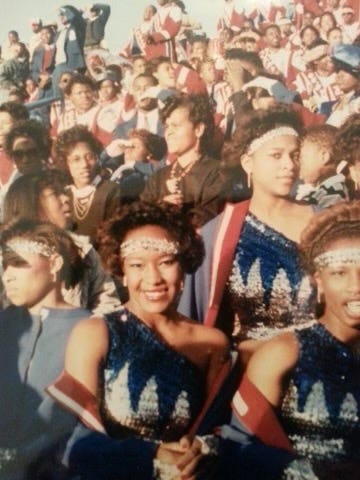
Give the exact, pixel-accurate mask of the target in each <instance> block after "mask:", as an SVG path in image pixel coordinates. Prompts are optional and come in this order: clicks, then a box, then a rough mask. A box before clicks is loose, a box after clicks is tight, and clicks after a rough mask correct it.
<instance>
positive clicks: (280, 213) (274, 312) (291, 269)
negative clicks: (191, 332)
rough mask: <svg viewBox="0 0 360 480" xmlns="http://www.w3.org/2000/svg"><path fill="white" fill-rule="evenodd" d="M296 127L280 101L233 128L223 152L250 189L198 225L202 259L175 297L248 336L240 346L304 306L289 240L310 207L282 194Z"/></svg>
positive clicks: (294, 156) (290, 171)
mask: <svg viewBox="0 0 360 480" xmlns="http://www.w3.org/2000/svg"><path fill="white" fill-rule="evenodd" d="M300 132H301V124H300V122H299V120H298V118H297V116H296V114H295V113H293V112H291V111H288V110H286V109H284V108H282V107H277V108H274V109H269V110H267V111H265V110H258V111H257V112H253V114H252V115H251V116H249V117H248V118H247V120H246V121H245V122H244V123H243V125H241V127H240V128H239V129H238V130H237V131H236V133H235V134H234V137H233V139H232V141H231V142H230V144H229V146H228V150H227V152H224V155H226V158H227V162H228V165H230V164H232V166H234V165H237V166H239V163H240V164H241V168H242V170H243V172H245V174H246V176H247V179H248V185H249V187H250V188H251V190H252V195H251V198H250V201H246V202H241V203H238V204H228V205H227V206H226V208H225V210H224V213H223V214H221V215H219V216H218V217H216V218H215V219H214V220H213V221H211V222H209V223H208V224H207V225H205V227H204V228H203V229H202V231H201V233H202V236H203V238H204V240H205V248H206V257H205V259H206V260H205V262H204V264H203V265H202V267H201V269H199V270H198V271H197V272H196V274H195V275H194V276H193V277H192V278H190V277H189V278H187V280H186V282H185V289H184V292H183V296H182V298H181V301H180V305H179V311H181V312H182V313H184V314H186V315H188V316H191V317H192V318H196V319H197V320H203V321H204V322H205V324H207V325H218V326H219V327H220V328H221V329H223V330H224V331H225V332H226V333H227V334H228V335H229V336H231V337H233V339H234V341H236V342H238V341H239V340H241V341H242V340H249V339H252V341H251V342H247V343H246V344H245V343H244V344H243V346H244V347H245V345H246V346H248V347H249V348H250V347H252V346H255V342H254V340H258V339H262V338H267V337H269V336H270V335H274V333H276V332H278V331H279V330H281V329H283V328H287V327H292V326H294V325H295V324H297V323H298V322H302V321H303V319H304V312H306V313H308V311H309V308H310V306H309V299H310V297H311V295H312V287H311V285H310V279H309V278H308V276H305V274H304V272H303V270H302V269H301V266H300V259H299V254H298V246H297V243H298V241H299V238H300V232H301V230H302V229H303V228H304V226H305V225H306V223H307V221H308V220H309V218H310V217H311V215H312V210H311V209H310V208H309V207H307V206H300V205H298V204H295V203H293V202H292V201H291V200H290V199H289V194H290V192H291V190H292V187H293V185H294V182H295V181H296V178H297V172H298V155H299V146H298V139H299V134H300ZM237 168H238V167H237ZM210 272H211V273H210ZM305 317H307V315H305Z"/></svg>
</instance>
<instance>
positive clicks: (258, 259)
mask: <svg viewBox="0 0 360 480" xmlns="http://www.w3.org/2000/svg"><path fill="white" fill-rule="evenodd" d="M227 290H228V293H229V295H230V299H231V304H232V307H233V309H234V311H235V312H236V313H237V315H238V317H239V319H240V323H241V333H240V338H241V339H243V338H262V337H268V336H270V335H274V334H275V333H279V331H280V330H281V329H283V328H284V327H287V326H290V325H292V324H299V323H302V322H303V319H304V318H307V319H308V318H309V316H311V312H312V311H313V299H314V294H313V288H312V287H311V283H310V279H309V277H308V276H307V275H305V274H304V271H303V270H302V268H301V265H300V258H299V253H298V248H297V244H296V243H295V242H293V241H291V240H289V239H288V238H286V237H285V236H284V235H282V234H281V233H279V232H277V231H276V230H273V229H272V228H270V227H269V226H267V225H266V224H264V223H262V222H261V221H259V220H258V219H257V218H256V217H255V216H254V215H253V214H251V213H248V214H247V216H246V218H245V221H244V225H243V229H242V231H241V235H240V238H239V241H238V244H237V247H236V250H235V256H234V260H233V265H232V270H231V274H230V277H229V280H228V282H227ZM234 334H235V336H236V335H237V329H236V325H235V330H234Z"/></svg>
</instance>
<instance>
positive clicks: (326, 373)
mask: <svg viewBox="0 0 360 480" xmlns="http://www.w3.org/2000/svg"><path fill="white" fill-rule="evenodd" d="M296 336H297V340H298V342H299V359H298V362H297V366H296V368H295V370H294V371H293V373H292V375H291V378H290V383H289V387H288V389H287V391H286V393H285V396H284V399H283V402H282V405H281V412H280V417H281V422H282V424H283V426H284V429H285V431H286V433H287V434H288V436H289V439H290V440H291V442H292V444H293V446H294V448H295V451H296V452H297V453H298V454H299V455H301V456H303V457H306V458H308V459H310V460H311V461H314V460H315V461H318V462H324V461H325V462H326V461H329V462H346V461H348V462H350V461H353V462H355V461H357V462H359V460H360V422H359V415H360V354H359V353H358V354H354V353H353V352H352V351H351V350H350V349H349V348H348V347H347V346H346V345H344V344H343V343H341V342H340V341H339V340H337V339H336V338H335V337H333V336H332V335H331V334H330V333H329V332H328V330H326V328H325V327H324V326H323V325H321V324H316V325H314V326H313V327H310V328H306V329H303V330H299V331H296Z"/></svg>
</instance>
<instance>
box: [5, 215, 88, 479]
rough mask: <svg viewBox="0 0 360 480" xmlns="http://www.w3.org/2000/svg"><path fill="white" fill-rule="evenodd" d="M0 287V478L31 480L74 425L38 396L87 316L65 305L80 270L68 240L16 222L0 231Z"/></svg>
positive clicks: (48, 227)
mask: <svg viewBox="0 0 360 480" xmlns="http://www.w3.org/2000/svg"><path fill="white" fill-rule="evenodd" d="M0 249H1V254H2V264H3V270H4V273H3V276H2V279H3V284H4V288H5V291H6V294H7V297H8V299H9V300H10V302H11V306H9V307H8V308H6V309H5V310H3V311H2V312H1V313H0V390H1V402H0V430H1V435H0V471H1V478H38V477H37V476H36V475H33V474H32V471H30V470H28V469H29V468H30V465H32V467H34V468H35V463H37V461H39V456H45V457H47V458H50V457H51V455H50V450H51V448H52V446H53V444H54V443H56V442H57V441H58V440H59V439H61V438H63V436H64V435H65V434H68V435H69V434H70V433H71V432H72V431H73V429H74V427H75V425H76V421H74V418H73V417H72V416H71V415H69V414H68V413H66V412H64V411H62V410H61V409H60V408H58V407H57V405H55V403H54V402H53V401H52V400H51V399H49V398H48V396H47V395H46V394H45V391H44V389H45V387H46V386H47V385H48V384H49V382H50V381H52V380H53V378H54V377H56V376H57V375H59V374H60V373H61V370H62V368H63V362H64V354H65V349H66V344H67V341H68V338H69V335H70V332H71V330H72V328H73V327H74V325H75V324H76V323H77V322H78V321H79V320H80V319H84V318H87V317H88V316H89V313H90V312H89V310H85V309H83V308H76V307H73V306H72V305H70V304H69V303H67V302H66V301H65V300H64V297H63V295H62V286H63V284H64V285H65V287H66V288H74V287H75V286H76V285H77V284H78V282H79V280H80V278H81V272H82V269H83V263H82V260H81V257H80V254H79V251H78V249H77V247H76V246H75V244H74V242H73V241H72V239H71V237H70V236H69V235H68V234H67V233H66V232H64V231H63V230H62V229H60V228H58V227H56V226H55V225H53V224H50V223H41V222H37V221H32V220H24V219H23V220H19V221H17V222H16V223H14V224H12V225H8V226H7V227H6V228H4V229H3V230H2V233H1V239H0Z"/></svg>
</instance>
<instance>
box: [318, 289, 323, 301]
mask: <svg viewBox="0 0 360 480" xmlns="http://www.w3.org/2000/svg"><path fill="white" fill-rule="evenodd" d="M316 301H317V303H319V304H321V303H323V300H322V293H321V292H320V290H319V289H318V291H317V293H316Z"/></svg>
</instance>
